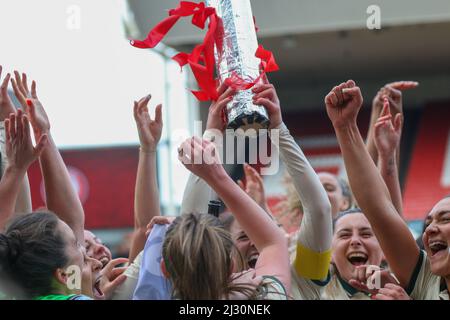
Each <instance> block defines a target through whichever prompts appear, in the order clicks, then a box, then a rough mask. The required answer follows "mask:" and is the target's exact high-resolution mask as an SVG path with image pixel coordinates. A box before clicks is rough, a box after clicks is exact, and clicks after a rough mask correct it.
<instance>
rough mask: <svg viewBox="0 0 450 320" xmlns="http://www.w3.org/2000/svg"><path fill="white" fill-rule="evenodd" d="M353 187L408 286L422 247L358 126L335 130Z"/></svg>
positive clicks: (396, 268) (363, 209) (402, 280)
mask: <svg viewBox="0 0 450 320" xmlns="http://www.w3.org/2000/svg"><path fill="white" fill-rule="evenodd" d="M335 130H336V135H337V137H338V140H339V144H340V146H341V151H342V155H343V157H344V162H345V167H346V170H347V174H348V177H349V181H350V186H351V188H352V191H353V192H354V195H355V198H356V200H357V202H358V204H359V206H360V207H361V209H362V211H363V213H364V214H365V215H366V217H367V219H368V220H369V222H370V224H371V226H372V228H373V230H374V232H375V235H376V237H377V239H378V241H379V243H380V245H381V248H382V249H383V252H384V254H385V256H386V258H387V260H388V262H389V265H390V266H391V268H392V270H393V271H394V273H395V274H396V275H397V277H398V278H399V280H400V282H401V283H402V285H406V283H408V281H409V279H410V276H411V274H412V271H413V269H414V267H415V265H416V263H417V258H418V256H419V248H418V247H417V245H416V243H415V240H414V238H413V236H412V234H411V232H410V231H409V229H408V227H407V225H406V224H405V222H404V221H403V220H402V219H401V217H400V216H399V214H398V213H397V211H396V210H395V208H394V206H393V204H392V201H391V198H390V196H389V191H388V189H387V187H386V185H385V183H384V181H383V179H382V177H381V175H380V174H379V172H378V170H377V168H376V167H375V164H374V162H373V161H372V159H371V158H370V155H369V153H368V152H367V150H366V148H365V145H364V142H363V140H362V137H361V134H360V133H359V130H358V128H357V126H356V123H354V124H351V125H348V126H345V127H341V128H335Z"/></svg>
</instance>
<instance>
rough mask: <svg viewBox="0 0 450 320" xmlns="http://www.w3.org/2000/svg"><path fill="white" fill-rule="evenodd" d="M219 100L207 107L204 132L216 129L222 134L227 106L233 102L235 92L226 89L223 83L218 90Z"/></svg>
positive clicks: (224, 127) (225, 122) (225, 124)
mask: <svg viewBox="0 0 450 320" xmlns="http://www.w3.org/2000/svg"><path fill="white" fill-rule="evenodd" d="M218 92H219V99H217V101H215V102H213V103H212V104H211V106H210V107H209V113H208V121H207V123H206V130H212V129H216V130H219V131H220V132H223V131H224V130H225V129H226V127H227V121H226V119H227V110H226V108H227V105H228V104H229V103H230V102H231V101H232V100H233V97H234V95H235V94H236V91H235V90H233V89H232V88H230V87H228V86H227V84H226V81H224V82H223V83H222V84H221V85H220V86H219V89H218Z"/></svg>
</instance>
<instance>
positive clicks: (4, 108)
mask: <svg viewBox="0 0 450 320" xmlns="http://www.w3.org/2000/svg"><path fill="white" fill-rule="evenodd" d="M2 71H3V67H2V66H0V79H1V78H2ZM10 79H11V75H10V74H9V73H8V74H7V75H6V77H5V79H3V82H2V83H1V85H0V121H3V120H5V119H6V118H8V117H9V115H10V114H11V113H14V112H16V108H15V107H14V104H13V102H12V100H11V98H10V97H9V95H8V84H9V80H10Z"/></svg>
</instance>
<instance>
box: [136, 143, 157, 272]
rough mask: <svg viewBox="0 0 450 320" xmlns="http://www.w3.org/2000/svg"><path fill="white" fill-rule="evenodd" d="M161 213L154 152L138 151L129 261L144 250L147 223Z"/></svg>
mask: <svg viewBox="0 0 450 320" xmlns="http://www.w3.org/2000/svg"><path fill="white" fill-rule="evenodd" d="M159 215H161V212H160V204H159V189H158V183H157V171H156V152H152V153H146V152H144V151H142V150H141V151H140V153H139V163H138V170H137V176H136V186H135V196H134V221H135V226H134V228H135V230H134V234H133V239H132V242H131V248H130V253H129V260H130V263H132V262H133V261H134V259H135V258H136V256H137V255H138V254H139V253H140V252H141V251H142V250H144V247H145V242H146V240H147V237H146V236H145V232H146V230H147V225H148V224H149V223H150V221H151V220H152V218H153V217H155V216H159Z"/></svg>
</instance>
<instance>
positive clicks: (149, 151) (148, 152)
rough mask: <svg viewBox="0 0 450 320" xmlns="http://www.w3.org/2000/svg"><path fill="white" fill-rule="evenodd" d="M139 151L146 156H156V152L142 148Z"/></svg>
mask: <svg viewBox="0 0 450 320" xmlns="http://www.w3.org/2000/svg"><path fill="white" fill-rule="evenodd" d="M139 151H140V152H142V153H145V154H155V153H156V150H145V149H144V148H142V147H140V148H139Z"/></svg>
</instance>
